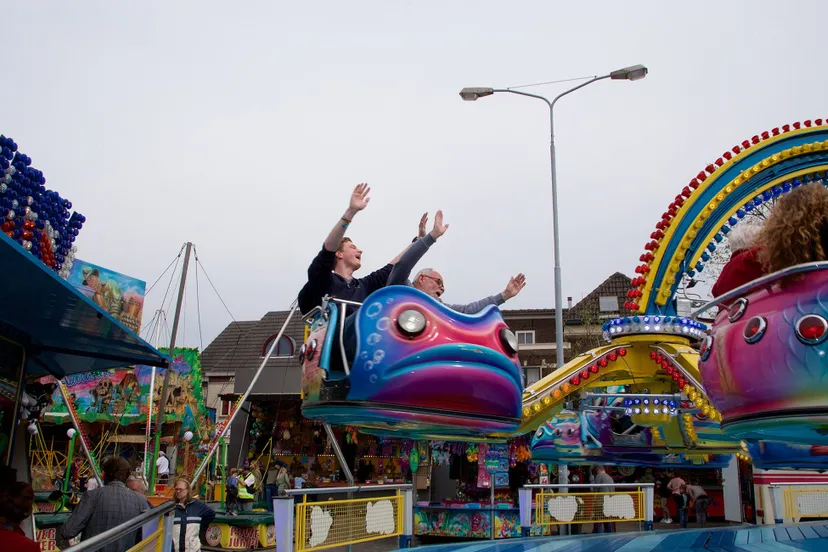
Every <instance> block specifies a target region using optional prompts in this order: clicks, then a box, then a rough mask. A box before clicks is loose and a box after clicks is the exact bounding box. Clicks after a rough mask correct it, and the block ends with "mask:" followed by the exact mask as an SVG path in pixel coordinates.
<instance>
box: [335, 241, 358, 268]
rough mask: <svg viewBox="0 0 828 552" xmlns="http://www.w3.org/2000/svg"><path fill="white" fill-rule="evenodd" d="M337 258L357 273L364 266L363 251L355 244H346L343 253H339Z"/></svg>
mask: <svg viewBox="0 0 828 552" xmlns="http://www.w3.org/2000/svg"><path fill="white" fill-rule="evenodd" d="M336 256H337V258H338V259H340V260H341V261H342V262H343V263H345V266H347V267H348V268H350V269H351V270H354V271H356V270H357V269H359V267H361V266H362V249H360V248H358V247H357V246H356V245H355V244H354V242H345V245H344V246H343V248H342V251H338V252H337V253H336Z"/></svg>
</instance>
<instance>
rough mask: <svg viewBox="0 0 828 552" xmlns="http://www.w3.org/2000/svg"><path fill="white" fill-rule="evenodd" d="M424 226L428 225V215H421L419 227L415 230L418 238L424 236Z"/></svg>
mask: <svg viewBox="0 0 828 552" xmlns="http://www.w3.org/2000/svg"><path fill="white" fill-rule="evenodd" d="M426 224H428V213H423V216H422V218H420V227H419V228H418V229H417V237H418V238H422V237H423V236H425V235H426Z"/></svg>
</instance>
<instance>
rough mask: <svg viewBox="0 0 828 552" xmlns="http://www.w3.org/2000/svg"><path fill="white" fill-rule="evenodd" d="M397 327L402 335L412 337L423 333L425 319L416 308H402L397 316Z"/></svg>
mask: <svg viewBox="0 0 828 552" xmlns="http://www.w3.org/2000/svg"><path fill="white" fill-rule="evenodd" d="M397 327H398V328H399V329H400V331H401V332H402V333H403V334H404V335H406V336H408V337H414V336H416V335H419V334H421V333H423V330H425V327H426V319H425V316H424V315H423V313H421V312H420V311H418V310H415V309H408V310H404V311H403V312H401V313H400V315H399V316H398V317H397Z"/></svg>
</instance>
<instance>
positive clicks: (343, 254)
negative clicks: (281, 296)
mask: <svg viewBox="0 0 828 552" xmlns="http://www.w3.org/2000/svg"><path fill="white" fill-rule="evenodd" d="M370 191H371V188H369V187H368V185H367V184H360V185H358V186H357V187H356V188H354V191H353V192H352V193H351V200H350V202H349V204H348V209H347V210H346V211H345V214H344V215H342V217H341V218H340V219H339V221H338V222H337V223H336V225H335V226H334V227H333V229H331V231H330V233H329V234H328V237H327V238H326V239H325V243H324V244H323V245H322V250H321V251H319V253H318V254H317V255H316V257H315V258H314V259H313V261H312V262H311V264H310V267H308V281H307V283H306V284H305V285H304V287H303V288H302V290H301V291H300V292H299V310H300V311H301V312H302V314H306V313H308V312H310V311H311V310H313V308H314V307H317V306H319V305H321V304H322V298H323V297H324V296H325V295H330V296H333V297H336V298H337V299H345V300H348V301H356V302H359V303H361V302H363V301H364V300H365V298H366V297H368V296H369V295H371V294H372V293H374V292H375V291H376V290H378V289H380V288H382V287H385V285H386V282H387V281H388V275H389V274H391V269H393V268H394V264H395V263H396V262H397V261H398V260H399V259H400V257H401V256H402V253H403V252H404V251H403V252H401V253H400V254H399V255H397V256H396V257H395V258H394V259H393V260H392V261H391V262H390V263H388V264H387V265H385V266H384V267H382V268H380V269H379V270H375V271H374V272H372V273H371V274H369V275H368V276H365V277H364V278H354V277H353V274H354V272H356V271H357V270H359V268H360V267H361V266H362V250H361V249H359V248H358V247H357V246H356V244H354V242H353V241H351V239H350V238H346V237H345V231H346V230H347V229H348V226H349V225H350V224H351V222H352V221H353V218H354V217H355V216H356V214H357V213H359V212H360V211H362V210H363V209H365V207H367V206H368V202H369V201H371V198H370V197H368V193H369V192H370ZM423 224H424V223H423Z"/></svg>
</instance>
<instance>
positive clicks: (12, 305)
mask: <svg viewBox="0 0 828 552" xmlns="http://www.w3.org/2000/svg"><path fill="white" fill-rule="evenodd" d="M0 267H2V270H0V336H2V337H3V338H5V339H7V340H11V341H12V342H14V343H17V344H19V345H22V346H23V347H25V349H26V373H27V374H28V375H46V374H51V375H53V376H55V377H58V378H61V377H63V376H65V375H69V374H75V373H79V372H91V371H96V370H108V369H110V368H119V367H123V366H131V365H136V364H143V365H148V366H166V365H167V362H168V361H169V359H168V357H166V356H165V355H163V354H161V353H160V352H158V351H157V350H156V349H155V348H154V347H152V346H151V345H150V344H149V343H147V342H146V341H144V340H143V339H141V338H140V337H138V336H137V335H136V334H135V333H133V332H132V331H130V330H129V329H127V328H126V327H125V326H123V325H122V324H121V323H120V322H118V321H117V320H115V318H113V317H112V316H110V315H109V314H108V313H107V312H105V311H103V310H102V309H100V308H99V307H98V306H97V305H96V304H95V303H93V302H92V301H91V300H90V299H89V298H87V297H86V296H84V295H83V294H82V293H80V292H79V291H78V290H76V289H75V288H74V287H72V286H71V285H70V284H69V283H67V282H66V281H64V280H63V279H62V278H61V277H60V276H58V275H57V274H55V272H53V271H52V270H49V268H48V267H46V265H44V264H43V263H41V262H40V260H38V259H37V258H36V257H34V256H33V255H32V254H31V253H29V252H28V251H26V250H25V249H23V248H22V247H21V246H20V245H18V244H17V243H16V242H15V241H14V240H12V239H11V238H9V237H8V236H7V235H6V234H4V233H2V232H0Z"/></svg>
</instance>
